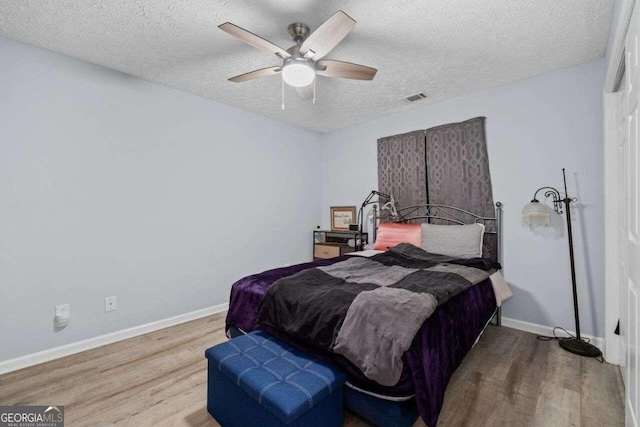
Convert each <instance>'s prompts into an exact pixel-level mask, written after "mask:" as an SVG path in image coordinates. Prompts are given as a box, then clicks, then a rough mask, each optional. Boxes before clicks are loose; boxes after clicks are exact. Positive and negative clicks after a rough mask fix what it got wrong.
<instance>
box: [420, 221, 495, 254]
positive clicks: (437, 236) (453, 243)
mask: <svg viewBox="0 0 640 427" xmlns="http://www.w3.org/2000/svg"><path fill="white" fill-rule="evenodd" d="M483 237H484V225H482V224H469V225H438V224H422V245H421V247H422V249H424V250H425V251H427V252H431V253H433V254H441V255H449V256H454V257H457V258H476V257H481V256H482V238H483Z"/></svg>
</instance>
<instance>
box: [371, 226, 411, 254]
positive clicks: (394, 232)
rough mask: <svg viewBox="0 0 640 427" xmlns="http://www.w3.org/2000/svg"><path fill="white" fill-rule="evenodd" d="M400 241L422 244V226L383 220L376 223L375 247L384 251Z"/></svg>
mask: <svg viewBox="0 0 640 427" xmlns="http://www.w3.org/2000/svg"><path fill="white" fill-rule="evenodd" d="M400 243H411V244H412V245H414V246H417V247H420V245H421V244H422V226H421V225H420V224H396V223H393V222H383V223H381V224H380V225H378V234H377V237H376V246H375V249H378V250H382V251H386V250H387V249H389V248H391V247H393V246H396V245H399V244H400Z"/></svg>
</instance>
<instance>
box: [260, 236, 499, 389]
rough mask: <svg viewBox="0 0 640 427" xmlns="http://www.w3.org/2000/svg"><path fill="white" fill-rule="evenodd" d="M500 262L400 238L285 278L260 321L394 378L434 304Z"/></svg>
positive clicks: (383, 380) (374, 374)
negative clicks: (369, 253)
mask: <svg viewBox="0 0 640 427" xmlns="http://www.w3.org/2000/svg"><path fill="white" fill-rule="evenodd" d="M496 268H499V266H498V265H497V264H495V263H493V262H491V261H490V260H486V259H482V258H474V259H471V260H461V259H454V258H451V257H446V256H442V255H434V254H429V253H427V252H425V251H423V250H421V249H419V248H417V247H415V246H413V245H409V244H401V245H398V246H396V247H394V248H391V249H390V250H389V251H387V252H385V253H382V254H379V255H376V256H374V257H371V258H361V257H353V258H350V259H348V260H345V261H342V262H338V263H335V264H332V265H329V266H327V267H319V268H311V269H308V270H304V271H301V272H299V273H297V274H294V275H292V276H289V277H285V278H283V279H280V280H279V281H278V282H276V283H275V284H274V285H273V286H271V288H269V291H268V292H267V295H266V296H265V298H264V299H263V300H262V303H261V306H260V313H259V321H260V322H261V323H263V324H266V325H268V326H270V327H273V328H275V329H277V330H280V331H282V332H284V333H286V334H288V335H291V336H292V337H293V338H294V339H297V340H299V341H302V342H305V343H307V344H310V345H314V346H317V347H320V348H322V349H325V350H329V351H332V352H334V353H337V354H341V355H343V356H344V357H346V358H347V359H348V360H349V361H351V362H352V363H353V364H354V365H355V366H357V367H358V368H359V369H360V370H361V371H362V372H363V373H364V374H365V375H366V376H367V377H368V378H370V379H372V380H374V381H376V382H378V383H380V384H382V385H388V386H391V385H394V384H396V383H397V382H398V380H399V379H400V374H401V373H402V355H403V354H404V352H405V351H407V349H408V348H409V346H410V345H411V342H412V341H413V338H414V337H415V335H416V333H417V332H418V330H419V329H420V326H421V325H422V323H423V322H424V321H425V320H426V319H427V318H428V317H429V316H431V314H432V313H433V312H434V310H435V309H436V307H437V306H438V305H439V304H442V303H444V302H446V301H448V300H449V299H450V298H451V297H453V296H455V295H457V294H459V293H460V292H463V291H464V290H466V289H468V288H469V287H471V286H473V285H475V284H477V283H480V282H481V281H483V280H485V279H487V278H488V277H489V275H490V273H491V272H493V271H494V269H496Z"/></svg>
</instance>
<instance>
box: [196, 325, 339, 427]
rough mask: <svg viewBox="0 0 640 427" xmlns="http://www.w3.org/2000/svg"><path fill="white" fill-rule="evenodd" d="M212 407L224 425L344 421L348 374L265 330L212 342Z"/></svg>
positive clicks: (209, 352)
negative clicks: (215, 344)
mask: <svg viewBox="0 0 640 427" xmlns="http://www.w3.org/2000/svg"><path fill="white" fill-rule="evenodd" d="M205 355H206V357H207V359H208V361H209V378H208V391H207V410H208V411H209V413H210V414H211V415H212V416H213V417H214V418H215V419H216V421H218V422H219V423H220V424H221V425H222V426H225V427H227V426H242V427H246V426H260V427H267V426H295V427H298V426H300V427H301V426H305V427H314V426H318V427H320V426H322V427H327V426H329V427H330V426H342V424H343V410H342V398H343V395H342V386H343V384H344V380H345V378H344V374H343V373H342V372H341V371H339V370H338V369H336V368H335V367H333V366H331V365H327V364H325V363H323V362H321V361H319V360H317V359H315V358H313V357H311V356H309V355H308V354H306V353H303V352H301V351H299V350H297V349H295V348H294V347H292V346H290V345H288V344H286V343H284V342H282V341H279V340H277V339H275V338H274V337H272V336H271V335H269V334H266V333H264V332H262V331H256V332H252V333H250V334H247V335H243V336H240V337H237V338H234V339H232V340H230V341H227V342H225V343H222V344H219V345H217V346H215V347H211V348H210V349H208V350H207V351H206V352H205Z"/></svg>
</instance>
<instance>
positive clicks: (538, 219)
mask: <svg viewBox="0 0 640 427" xmlns="http://www.w3.org/2000/svg"><path fill="white" fill-rule="evenodd" d="M522 222H523V223H524V224H526V225H532V226H534V227H540V226H542V227H546V226H548V225H549V223H550V222H551V215H550V214H549V210H548V209H547V207H546V206H545V205H543V204H542V203H540V202H539V201H537V200H536V199H533V200H532V201H531V202H530V203H528V204H527V205H526V206H525V207H524V208H523V209H522Z"/></svg>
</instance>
